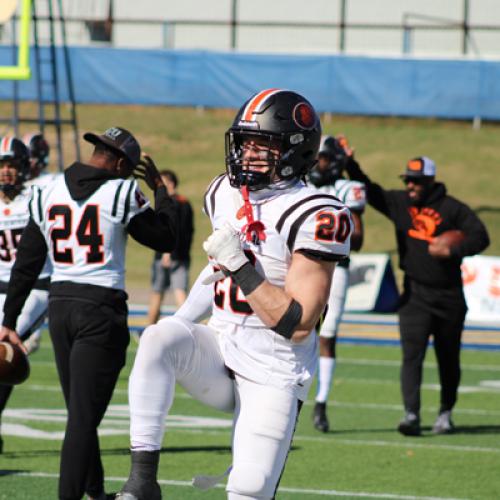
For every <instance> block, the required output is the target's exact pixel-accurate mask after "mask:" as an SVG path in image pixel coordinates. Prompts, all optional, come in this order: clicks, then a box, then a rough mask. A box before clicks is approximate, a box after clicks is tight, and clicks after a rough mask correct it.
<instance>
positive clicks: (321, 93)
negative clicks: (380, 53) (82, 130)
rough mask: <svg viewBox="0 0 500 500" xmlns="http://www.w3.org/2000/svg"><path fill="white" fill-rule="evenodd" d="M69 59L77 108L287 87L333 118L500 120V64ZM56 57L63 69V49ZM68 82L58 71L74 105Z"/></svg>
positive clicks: (208, 98)
mask: <svg viewBox="0 0 500 500" xmlns="http://www.w3.org/2000/svg"><path fill="white" fill-rule="evenodd" d="M69 53H70V59H71V63H72V70H73V80H74V88H75V94H76V100H77V102H79V103H110V104H111V103H113V104H148V105H154V104H161V105H174V106H207V107H217V108H237V107H239V106H240V105H241V104H242V102H244V101H245V100H246V99H247V98H248V97H249V96H250V95H251V94H253V93H254V92H256V91H258V90H261V89H263V88H269V87H282V88H288V89H293V90H296V91H298V92H301V93H303V94H304V95H305V96H307V97H308V98H309V99H310V100H311V102H312V103H313V104H314V105H315V106H316V108H317V109H318V110H319V111H330V112H332V113H342V114H368V115H399V116H427V117H429V116H430V117H441V118H459V119H470V118H473V117H480V118H482V119H491V120H498V119H500V61H499V62H497V61H477V60H470V61H469V60H428V59H425V60H424V59H413V58H405V59H403V58H402V59H397V58H372V57H352V56H327V55H270V54H247V53H239V52H211V51H181V50H124V49H112V48H89V47H71V48H70V49H69ZM57 58H58V62H59V68H63V54H62V51H61V50H59V51H58V56H57ZM11 61H12V49H11V48H10V47H5V46H3V47H0V64H1V65H10V64H11ZM31 62H32V67H33V66H34V58H33V53H32V54H31ZM46 69H48V68H46ZM47 75H48V74H47ZM64 82H65V80H64V73H63V72H60V85H61V90H62V99H63V100H67V90H66V87H65V83H64ZM12 88H13V85H12V82H10V81H0V99H1V100H9V99H12V96H13V93H12ZM19 90H20V98H21V99H23V100H35V99H36V96H37V93H36V82H35V79H34V78H32V79H31V80H30V81H27V82H22V83H20V84H19Z"/></svg>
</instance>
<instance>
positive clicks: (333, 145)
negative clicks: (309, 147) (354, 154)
mask: <svg viewBox="0 0 500 500" xmlns="http://www.w3.org/2000/svg"><path fill="white" fill-rule="evenodd" d="M320 157H324V158H325V159H326V160H327V161H328V165H327V166H326V168H325V167H323V168H322V166H320V165H319V164H316V165H315V166H314V168H313V169H312V170H311V172H310V173H309V181H310V182H311V183H312V184H314V185H315V186H316V187H321V186H327V185H332V184H334V183H335V181H336V180H338V179H341V178H342V172H343V171H344V167H345V165H346V163H347V154H346V152H345V150H344V148H343V147H342V146H341V144H340V143H339V141H338V140H337V139H336V138H335V137H332V136H331V135H323V136H322V137H321V144H320V146H319V151H318V158H320Z"/></svg>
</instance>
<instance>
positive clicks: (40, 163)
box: [23, 133, 60, 188]
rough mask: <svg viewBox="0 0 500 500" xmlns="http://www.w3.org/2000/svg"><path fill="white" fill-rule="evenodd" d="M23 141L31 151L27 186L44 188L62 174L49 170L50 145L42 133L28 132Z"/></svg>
mask: <svg viewBox="0 0 500 500" xmlns="http://www.w3.org/2000/svg"><path fill="white" fill-rule="evenodd" d="M23 142H24V144H25V145H26V147H27V148H28V150H29V152H30V171H29V175H28V180H27V181H26V185H27V186H38V187H40V188H44V187H45V186H47V185H48V184H50V183H51V182H53V181H54V180H55V177H56V176H57V175H60V174H53V173H51V172H47V167H48V165H49V155H50V147H49V143H48V142H47V141H46V140H45V138H44V136H43V135H42V134H41V133H36V134H26V135H24V136H23Z"/></svg>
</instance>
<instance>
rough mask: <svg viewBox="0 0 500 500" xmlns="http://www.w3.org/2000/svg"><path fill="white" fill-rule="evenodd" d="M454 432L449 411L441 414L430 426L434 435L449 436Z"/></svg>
mask: <svg viewBox="0 0 500 500" xmlns="http://www.w3.org/2000/svg"><path fill="white" fill-rule="evenodd" d="M454 430H455V426H454V425H453V422H452V420H451V411H443V412H441V413H440V414H439V415H438V417H437V419H436V421H435V422H434V425H433V426H432V432H433V433H434V434H451V433H452V432H453V431H454Z"/></svg>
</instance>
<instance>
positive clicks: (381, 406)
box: [22, 379, 500, 417]
mask: <svg viewBox="0 0 500 500" xmlns="http://www.w3.org/2000/svg"><path fill="white" fill-rule="evenodd" d="M351 380H352V379H351ZM22 387H23V388H24V389H27V390H30V391H36V392H41V391H46V392H62V391H61V388H60V387H59V386H57V385H41V384H29V383H25V384H24V385H23V386H22ZM424 388H428V389H434V390H438V389H439V388H438V386H437V385H436V386H434V385H430V384H429V385H426V384H424ZM464 392H491V393H498V392H499V389H498V387H496V386H492V387H466V388H464ZM114 393H115V394H120V395H127V393H128V392H127V389H115V391H114ZM175 398H176V399H193V397H192V396H191V395H189V394H187V393H185V392H182V393H179V394H176V396H175ZM304 404H305V405H306V406H310V405H312V404H314V401H312V400H308V401H306V402H305V403H304ZM331 406H332V407H333V406H338V407H340V408H357V409H364V410H377V411H378V410H387V411H398V412H402V411H403V410H402V406H401V405H400V404H388V403H348V402H343V401H336V400H333V401H332V402H331ZM422 411H423V412H426V413H432V414H434V413H436V412H437V411H438V407H437V406H427V407H425V408H423V409H422ZM453 413H454V414H455V415H480V416H486V417H488V416H489V417H494V416H500V410H483V409H480V408H455V409H454V410H453Z"/></svg>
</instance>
